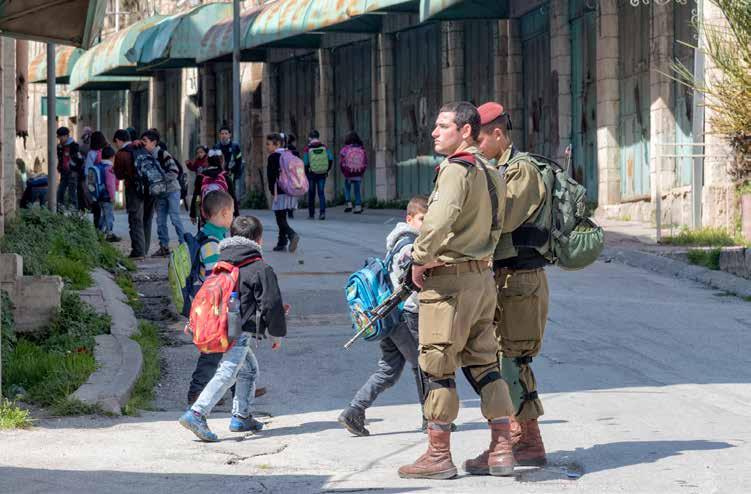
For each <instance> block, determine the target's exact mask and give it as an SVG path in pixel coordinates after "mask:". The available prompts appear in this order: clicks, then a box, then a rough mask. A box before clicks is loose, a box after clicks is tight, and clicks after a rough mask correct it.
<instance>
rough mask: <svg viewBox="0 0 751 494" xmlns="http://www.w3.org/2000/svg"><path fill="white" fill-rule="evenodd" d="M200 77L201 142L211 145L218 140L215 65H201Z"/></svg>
mask: <svg viewBox="0 0 751 494" xmlns="http://www.w3.org/2000/svg"><path fill="white" fill-rule="evenodd" d="M198 70H199V73H198V77H199V78H200V79H201V130H200V132H201V134H200V135H201V142H203V143H204V144H206V145H211V144H212V143H214V142H215V141H216V134H217V132H216V78H215V77H214V65H213V64H206V65H204V66H203V67H201V68H200V69H198Z"/></svg>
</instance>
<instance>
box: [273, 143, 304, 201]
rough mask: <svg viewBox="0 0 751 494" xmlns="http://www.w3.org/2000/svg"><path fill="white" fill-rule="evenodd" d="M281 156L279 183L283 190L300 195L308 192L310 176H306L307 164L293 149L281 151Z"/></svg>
mask: <svg viewBox="0 0 751 494" xmlns="http://www.w3.org/2000/svg"><path fill="white" fill-rule="evenodd" d="M279 154H280V156H279V180H278V181H277V185H278V186H279V188H280V189H282V192H283V193H285V194H287V195H290V196H293V197H300V196H302V195H305V193H307V192H308V177H306V176H305V164H304V163H303V162H302V160H301V159H300V158H298V157H297V156H295V155H294V154H292V151H288V150H286V149H285V150H284V151H281V152H280V153H279Z"/></svg>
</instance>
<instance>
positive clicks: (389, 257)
mask: <svg viewBox="0 0 751 494" xmlns="http://www.w3.org/2000/svg"><path fill="white" fill-rule="evenodd" d="M415 240H417V235H415V234H414V233H411V232H408V233H405V234H404V235H402V236H401V237H400V238H399V240H397V242H396V243H395V244H394V246H393V247H391V249H390V250H389V251H388V252H387V253H386V259H384V260H383V263H384V264H385V265H386V268H388V269H391V263H392V262H393V261H394V256H396V255H397V254H398V253H399V252H401V250H402V249H403V248H404V247H406V246H407V245H409V244H413V243H415Z"/></svg>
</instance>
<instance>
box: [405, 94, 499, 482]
mask: <svg viewBox="0 0 751 494" xmlns="http://www.w3.org/2000/svg"><path fill="white" fill-rule="evenodd" d="M479 131H480V115H479V114H478V112H477V109H476V108H475V107H474V106H473V105H471V104H469V103H464V102H460V103H452V104H449V105H446V106H444V107H443V108H442V109H441V113H440V115H439V116H438V119H437V120H436V128H435V130H434V131H433V138H434V140H435V150H436V152H437V153H439V154H442V155H444V156H447V158H446V159H445V160H444V161H443V162H442V163H441V165H440V166H439V167H438V168H437V175H436V179H435V187H434V189H433V193H432V194H431V196H430V199H429V201H428V212H427V214H426V215H425V221H424V223H423V226H422V228H421V230H420V235H419V237H418V238H417V240H415V243H414V246H413V250H412V260H413V263H414V265H413V276H412V278H413V281H414V282H415V284H416V285H417V286H418V287H420V288H422V291H421V292H420V322H419V342H420V354H419V364H420V369H421V370H422V371H423V373H425V375H426V376H427V378H428V385H427V387H428V389H427V390H426V391H427V393H426V400H425V417H426V418H427V419H428V450H427V452H426V453H425V454H423V455H422V456H420V457H419V458H418V459H417V460H416V461H415V463H413V464H411V465H405V466H403V467H401V468H400V469H399V475H400V476H401V477H403V478H429V479H448V478H452V477H454V476H455V475H456V472H457V470H456V466H455V465H454V463H453V461H452V459H451V451H450V436H451V423H452V422H453V421H454V420H455V419H456V417H457V415H458V413H459V397H458V395H457V394H456V382H455V380H454V379H455V377H454V376H455V372H456V369H457V368H462V369H463V371H464V373H465V375H466V376H467V377H468V378H469V380H470V383H471V384H472V386H473V387H474V388H475V390H476V391H477V392H478V393H479V394H480V402H481V410H482V414H483V416H484V417H485V418H486V419H487V420H488V423H489V426H490V430H491V442H490V447H489V448H488V449H487V450H486V451H484V452H483V453H482V454H481V455H480V456H479V457H478V458H476V459H474V460H470V461H469V462H468V463H470V462H471V465H472V471H471V472H470V473H475V474H485V475H487V474H491V475H499V476H500V475H511V474H512V473H513V467H514V460H513V454H512V452H511V442H510V441H511V438H510V434H511V430H510V419H509V416H510V415H512V414H513V411H514V410H513V406H512V403H511V397H510V396H509V390H508V387H507V386H506V383H505V382H504V381H503V380H502V379H501V376H500V368H499V365H498V357H497V349H498V344H497V341H496V337H495V324H494V322H493V318H494V314H495V310H496V300H495V282H494V280H493V277H492V274H491V272H490V260H491V258H492V256H493V251H494V249H495V247H496V245H497V243H498V239H499V237H500V233H501V223H502V220H503V200H502V198H503V197H504V194H505V185H504V183H503V179H502V178H501V176H500V174H498V173H497V172H496V171H495V170H493V169H492V168H489V165H488V164H487V162H486V160H485V158H484V157H483V156H482V155H481V154H480V151H479V150H478V149H477V148H476V147H475V146H474V143H475V141H476V139H477V136H478V133H479ZM465 466H466V464H465Z"/></svg>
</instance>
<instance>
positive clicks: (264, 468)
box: [0, 211, 751, 494]
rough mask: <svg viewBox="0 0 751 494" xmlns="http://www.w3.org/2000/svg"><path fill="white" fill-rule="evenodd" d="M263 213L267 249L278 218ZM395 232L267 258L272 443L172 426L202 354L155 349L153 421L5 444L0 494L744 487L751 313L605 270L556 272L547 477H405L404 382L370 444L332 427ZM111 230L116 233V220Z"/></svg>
mask: <svg viewBox="0 0 751 494" xmlns="http://www.w3.org/2000/svg"><path fill="white" fill-rule="evenodd" d="M301 213H303V214H301V215H300V216H302V217H304V216H306V215H305V213H304V212H301ZM298 214H299V213H298ZM260 216H261V217H262V219H263V221H264V225H265V226H266V228H267V234H266V244H267V245H272V244H273V241H274V240H275V235H276V231H275V225H274V224H273V219H272V216H271V214H270V213H269V212H263V213H260ZM396 219H397V218H396V216H395V213H394V212H368V214H366V215H363V216H362V217H360V218H358V217H353V216H349V215H344V213H341V212H337V211H331V212H330V214H329V220H327V221H326V222H319V221H307V220H305V219H297V220H295V221H294V222H293V227H294V228H296V229H298V231H299V232H300V233H301V234H302V236H303V241H302V243H301V248H300V251H299V252H298V254H297V255H290V254H277V253H272V252H269V253H267V256H266V257H267V260H268V261H269V262H270V263H271V264H272V265H273V266H274V268H275V269H276V271H277V273H278V274H279V278H280V281H281V284H282V289H283V293H284V295H285V297H286V298H287V300H288V301H289V302H290V303H291V304H292V305H293V314H292V324H291V326H290V337H289V338H288V339H287V340H286V341H285V346H284V347H283V349H282V350H281V351H280V352H275V353H273V354H272V352H271V351H270V350H269V349H268V348H266V347H264V348H261V349H259V360H260V364H261V376H260V380H261V384H263V385H267V386H268V387H269V389H270V392H269V394H268V395H267V396H265V397H263V398H260V399H259V400H257V402H256V404H255V410H256V413H257V414H258V415H259V416H260V417H261V419H262V420H263V421H265V422H267V427H266V430H264V431H263V432H261V433H260V434H257V435H255V436H243V435H238V434H231V433H229V432H228V431H227V429H226V427H227V425H228V422H229V417H228V415H227V414H226V413H217V414H215V415H214V416H213V417H212V418H211V419H210V424H211V426H212V427H213V428H214V430H215V431H217V432H218V433H219V434H220V436H221V437H222V439H223V441H222V442H220V443H217V444H203V443H199V442H197V441H195V440H194V438H193V436H192V435H191V434H190V433H188V432H187V431H185V430H183V429H181V428H180V427H179V426H178V425H177V423H176V418H177V417H178V415H179V413H180V412H181V411H182V409H183V407H184V404H183V403H182V401H181V400H182V399H183V397H184V395H185V388H186V384H187V378H188V375H187V374H189V372H190V370H192V366H193V362H194V359H195V355H196V354H195V351H194V350H193V348H192V347H191V346H190V345H189V344H187V343H186V342H184V340H183V341H181V340H180V339H179V337H176V338H175V342H174V344H173V345H171V346H168V347H166V348H165V350H164V353H163V363H164V366H165V372H164V378H163V380H162V385H161V386H160V389H159V399H158V401H157V405H158V407H160V409H161V410H162V411H157V412H148V413H144V414H143V415H142V416H141V417H132V418H118V419H109V418H92V417H79V418H65V419H47V420H43V421H41V422H39V423H38V424H37V426H36V427H35V428H33V429H32V430H29V431H13V432H2V433H0V492H1V493H6V492H8V493H32V492H34V493H37V492H39V493H47V492H49V493H59V492H76V493H84V492H106V493H108V494H113V493H120V492H122V493H126V492H127V493H132V492H144V493H146V492H160V493H171V492H180V493H182V492H191V493H192V492H196V493H205V492H221V491H226V492H279V493H307V492H361V491H374V492H385V493H401V492H423V491H430V492H442V493H464V492H498V491H499V490H501V489H507V490H509V491H511V490H513V491H514V492H559V491H562V490H565V491H568V492H592V493H601V492H627V493H634V492H639V493H640V492H645V493H647V492H650V493H651V492H660V493H665V492H680V493H693V492H696V493H706V492H723V493H726V492H746V491H747V490H748V487H747V486H748V485H749V484H750V483H751V470H749V468H748V465H749V463H750V462H751V446H749V441H751V427H749V426H748V424H749V419H751V384H749V383H751V356H750V355H751V331H749V330H751V304H750V303H749V302H745V301H742V300H739V299H737V298H734V297H727V296H722V295H721V294H718V293H715V292H713V291H712V290H708V289H706V288H704V287H702V286H700V285H697V284H693V283H690V282H684V281H678V280H674V279H670V278H666V277H662V276H659V275H655V274H652V273H649V272H646V271H642V270H638V269H634V268H629V267H626V266H623V265H619V264H616V263H599V262H598V263H596V264H595V265H594V266H593V267H591V268H589V269H587V270H585V271H583V272H580V273H565V272H561V271H558V270H555V269H552V270H550V285H551V292H552V307H551V311H550V321H549V324H548V330H547V335H546V341H545V345H544V348H543V353H542V356H541V357H540V358H539V359H537V374H538V380H539V385H540V388H541V392H542V393H543V402H544V404H545V411H546V414H545V416H544V417H543V419H542V420H541V423H542V432H543V436H544V439H545V443H546V446H547V449H548V452H549V459H550V462H551V464H550V465H549V466H548V467H546V468H544V469H527V470H523V471H520V472H519V474H518V475H517V476H516V477H515V478H506V479H503V478H490V477H487V478H486V477H468V476H462V477H461V478H459V479H457V480H454V481H434V482H430V481H420V480H412V481H407V480H401V479H399V478H398V477H397V475H396V468H397V467H398V466H399V465H401V464H403V463H406V462H409V461H411V460H413V459H414V458H416V457H417V456H418V455H419V454H421V453H422V452H423V450H424V447H425V437H424V436H423V435H422V434H420V433H418V432H417V431H416V427H417V425H418V424H419V418H420V417H419V407H418V406H417V405H416V404H415V401H416V400H415V389H414V384H413V382H412V379H411V375H408V376H406V377H405V378H404V379H403V380H402V381H401V382H400V383H399V384H398V385H397V386H395V387H394V388H393V389H392V390H389V391H388V392H387V393H385V394H384V395H383V396H382V398H381V399H380V400H379V401H378V403H377V405H378V406H376V407H374V408H372V409H371V410H370V411H369V413H368V418H369V420H370V425H369V427H370V429H371V432H372V436H371V437H369V438H354V437H351V436H349V434H347V433H346V432H345V431H343V430H342V429H340V428H339V427H338V424H337V423H336V416H337V414H338V413H339V411H340V409H341V408H342V407H343V406H345V405H346V404H347V402H348V400H349V399H350V398H351V396H352V394H353V393H354V391H355V390H356V389H357V387H358V386H359V385H360V384H361V383H362V382H363V381H364V380H365V379H366V378H367V376H368V374H369V372H370V371H372V370H373V369H374V367H375V362H376V359H377V347H376V346H375V345H373V344H370V343H359V344H357V345H355V347H354V348H352V349H351V350H350V351H345V350H343V349H342V348H341V344H342V343H343V342H344V341H345V340H346V339H347V337H348V336H349V334H350V333H349V331H350V330H349V328H348V324H347V319H346V315H345V312H344V304H343V301H342V290H341V287H342V285H343V282H344V280H345V278H346V275H347V273H349V272H350V271H352V270H353V269H355V268H357V267H358V266H359V264H360V263H361V261H362V259H363V258H364V257H366V256H368V255H374V254H379V253H380V252H381V251H382V249H383V243H384V241H383V239H384V237H385V234H386V233H387V232H388V231H389V230H390V229H391V227H392V226H393V224H394V222H395V221H396ZM118 225H119V228H124V218H123V217H122V216H119V217H118ZM143 269H144V270H146V271H147V272H151V273H157V274H158V273H162V275H163V274H164V272H165V269H166V268H165V266H164V264H163V262H160V261H151V260H150V261H147V262H146V263H144V266H143ZM173 326H174V327H175V328H177V327H178V326H179V324H173ZM175 331H177V329H175ZM175 334H177V332H175ZM459 393H460V396H461V397H462V398H463V400H462V409H461V412H460V415H459V419H458V421H457V422H458V424H459V432H458V433H456V434H454V435H453V437H452V440H453V444H452V451H453V455H454V459H455V462H456V463H457V464H460V463H461V461H463V460H464V459H465V458H467V457H470V456H474V455H475V454H476V453H477V452H479V450H481V449H482V448H484V447H485V446H486V443H487V441H488V432H487V429H486V426H485V424H483V421H482V417H481V415H480V411H479V402H478V400H477V399H476V397H475V396H474V394H473V393H472V391H471V390H470V389H469V387H468V385H467V384H466V382H464V381H463V380H462V379H461V378H460V379H459Z"/></svg>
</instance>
